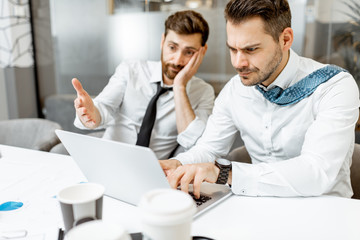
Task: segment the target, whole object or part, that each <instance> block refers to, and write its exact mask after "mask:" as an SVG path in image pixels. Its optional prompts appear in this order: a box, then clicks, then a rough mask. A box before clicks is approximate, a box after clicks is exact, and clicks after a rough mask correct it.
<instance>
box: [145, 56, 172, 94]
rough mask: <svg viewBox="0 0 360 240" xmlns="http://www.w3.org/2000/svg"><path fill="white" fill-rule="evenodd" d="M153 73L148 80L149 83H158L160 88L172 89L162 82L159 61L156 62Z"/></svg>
mask: <svg viewBox="0 0 360 240" xmlns="http://www.w3.org/2000/svg"><path fill="white" fill-rule="evenodd" d="M154 69H155V70H154V71H153V74H152V75H151V78H150V82H151V83H158V82H160V86H161V87H165V88H169V87H172V85H171V86H170V85H165V84H164V82H163V81H162V77H163V76H162V65H161V61H159V62H157V63H156V65H155V67H154Z"/></svg>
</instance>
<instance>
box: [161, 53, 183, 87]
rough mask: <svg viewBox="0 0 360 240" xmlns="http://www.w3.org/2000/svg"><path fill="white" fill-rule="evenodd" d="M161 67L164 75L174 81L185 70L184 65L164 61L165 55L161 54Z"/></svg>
mask: <svg viewBox="0 0 360 240" xmlns="http://www.w3.org/2000/svg"><path fill="white" fill-rule="evenodd" d="M161 65H162V73H163V75H165V76H166V77H167V78H168V79H169V80H174V79H175V77H176V75H177V74H178V73H179V72H180V70H181V69H183V68H184V66H182V65H175V64H171V63H168V62H166V61H164V57H163V53H162V52H161Z"/></svg>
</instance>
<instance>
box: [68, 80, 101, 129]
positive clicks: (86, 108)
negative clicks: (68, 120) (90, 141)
mask: <svg viewBox="0 0 360 240" xmlns="http://www.w3.org/2000/svg"><path fill="white" fill-rule="evenodd" d="M71 82H72V85H73V86H74V88H75V90H76V93H77V98H76V99H75V100H74V107H75V110H76V115H77V116H78V117H79V119H80V121H81V122H82V124H83V125H84V126H85V127H87V128H90V129H93V128H96V127H97V126H99V124H100V121H101V116H100V113H99V110H98V109H97V108H96V107H95V105H94V103H93V101H92V99H91V97H90V95H89V94H88V93H87V92H86V91H85V90H84V89H83V87H82V85H81V83H80V81H79V80H78V79H77V78H73V79H72V81H71Z"/></svg>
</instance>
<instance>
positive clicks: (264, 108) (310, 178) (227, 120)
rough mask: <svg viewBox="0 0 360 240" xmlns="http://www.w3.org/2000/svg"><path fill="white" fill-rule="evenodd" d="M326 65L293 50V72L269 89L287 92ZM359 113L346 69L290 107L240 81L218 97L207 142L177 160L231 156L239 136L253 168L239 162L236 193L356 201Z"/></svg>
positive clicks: (235, 79) (204, 138)
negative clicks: (353, 167)
mask: <svg viewBox="0 0 360 240" xmlns="http://www.w3.org/2000/svg"><path fill="white" fill-rule="evenodd" d="M323 66H325V65H324V64H321V63H318V62H316V61H314V60H311V59H308V58H303V57H299V56H298V55H297V54H296V53H295V52H294V51H292V50H290V58H289V61H288V63H287V65H286V67H285V68H284V70H283V71H282V72H281V74H280V75H279V76H278V77H277V79H276V80H275V81H274V82H273V83H272V84H270V85H269V86H268V87H267V89H271V88H273V87H274V86H279V87H281V88H282V89H286V88H287V87H289V86H291V85H293V84H295V83H296V82H298V81H299V80H301V79H302V78H304V77H305V76H307V75H309V74H310V73H312V72H313V71H315V70H317V69H319V68H321V67H323ZM358 114H359V93H358V86H357V84H356V83H355V81H354V79H353V77H352V76H351V75H350V74H348V73H345V72H341V73H339V74H337V75H335V76H334V77H332V78H331V79H330V80H328V81H327V82H325V83H323V84H320V85H319V86H318V87H317V89H316V90H315V92H314V93H313V94H311V95H310V96H308V97H306V98H305V99H303V100H301V101H300V102H298V103H295V104H292V105H288V106H279V105H276V104H274V103H271V102H270V101H268V100H266V99H265V98H264V97H263V95H262V94H261V93H260V92H259V91H258V90H256V88H255V87H254V86H252V87H247V86H244V85H243V84H242V83H241V80H240V78H239V76H234V77H233V78H232V79H231V80H230V81H229V82H228V83H227V85H226V86H225V87H224V89H223V90H222V91H221V93H220V94H219V97H218V98H217V99H216V100H215V106H214V110H213V114H212V115H211V116H210V118H209V120H208V124H207V126H206V129H205V131H204V134H203V136H202V138H200V139H199V141H198V143H197V144H196V146H195V147H193V148H192V149H190V150H189V151H188V152H186V153H182V154H180V155H178V156H177V157H176V159H178V160H179V161H180V162H181V163H182V164H188V163H199V162H209V161H214V160H215V159H216V158H218V157H224V156H226V155H227V154H228V152H229V149H230V147H231V146H232V143H233V141H234V139H235V136H236V134H237V132H238V131H239V132H240V135H241V138H242V139H243V141H244V144H245V147H246V149H247V150H248V152H249V154H250V157H251V160H252V163H253V164H246V163H235V162H233V168H232V169H233V170H232V190H233V192H234V193H235V194H241V195H249V196H283V197H290V196H316V195H321V194H328V195H337V196H343V197H351V196H352V188H351V183H350V169H349V166H350V165H351V158H352V152H353V148H354V128H355V123H356V122H357V119H358Z"/></svg>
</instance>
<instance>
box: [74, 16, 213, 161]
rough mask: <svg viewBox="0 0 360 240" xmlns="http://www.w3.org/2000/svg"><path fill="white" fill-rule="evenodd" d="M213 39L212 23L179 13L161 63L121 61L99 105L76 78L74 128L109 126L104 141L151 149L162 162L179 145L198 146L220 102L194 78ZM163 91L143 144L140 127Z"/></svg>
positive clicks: (171, 21)
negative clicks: (211, 38)
mask: <svg viewBox="0 0 360 240" xmlns="http://www.w3.org/2000/svg"><path fill="white" fill-rule="evenodd" d="M208 35H209V27H208V24H207V22H206V21H205V19H204V18H203V17H202V16H201V15H200V14H199V13H197V12H194V11H180V12H177V13H174V14H172V15H171V16H169V17H168V18H167V20H166V22H165V32H164V34H163V35H162V39H161V61H158V62H153V61H132V62H123V63H121V64H120V65H119V66H118V67H117V69H116V71H115V74H114V75H113V76H112V77H111V78H110V80H109V83H108V84H107V86H105V88H104V89H103V91H102V92H101V93H100V94H99V95H98V96H97V97H96V98H95V99H94V101H93V100H92V99H91V97H90V96H89V95H88V94H87V93H86V91H85V90H84V89H83V88H82V86H81V84H80V82H79V80H77V79H76V78H74V79H73V80H72V83H73V86H74V88H75V90H76V91H77V95H78V97H77V98H76V99H75V101H74V105H75V109H76V114H77V117H76V119H75V122H74V124H75V126H77V127H78V128H82V129H101V128H106V130H105V133H104V136H103V137H104V138H107V139H112V140H116V141H120V142H125V143H130V144H137V145H141V146H149V147H150V148H151V149H152V150H153V151H154V152H155V154H156V155H157V157H158V158H159V159H164V158H168V157H170V154H171V153H172V152H173V150H174V149H175V148H176V147H177V146H178V145H180V146H182V147H183V148H185V149H188V148H190V147H191V146H193V145H194V144H195V142H196V141H197V140H198V138H199V137H200V136H201V134H202V133H203V131H204V129H205V126H206V121H207V119H208V117H209V115H210V114H211V111H212V108H213V102H214V98H215V95H214V90H213V88H212V86H211V85H209V84H208V83H206V82H205V81H203V80H201V79H199V78H197V77H195V76H194V75H195V73H196V72H197V70H198V68H199V66H200V64H201V62H202V59H203V57H204V55H205V52H206V50H207V44H206V41H207V39H208ZM161 87H163V88H165V91H164V92H161V93H162V94H161V95H160V97H159V98H158V100H157V101H156V100H155V106H157V107H156V116H155V123H154V125H153V128H152V132H151V127H150V134H151V136H149V137H150V138H149V141H147V143H145V144H139V143H138V142H139V141H141V140H142V139H141V138H142V137H138V135H139V134H140V133H139V132H140V129H141V126H142V124H143V125H144V124H148V122H149V121H148V120H144V121H143V119H144V116H145V112H146V110H147V107H148V105H150V104H149V102H151V101H150V100H151V99H152V98H153V96H154V95H155V94H156V93H157V91H158V90H160V89H162V88H161ZM170 87H172V89H171V90H168V89H169V88H170ZM145 128H147V127H145ZM145 142H146V141H145Z"/></svg>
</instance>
